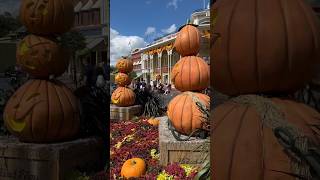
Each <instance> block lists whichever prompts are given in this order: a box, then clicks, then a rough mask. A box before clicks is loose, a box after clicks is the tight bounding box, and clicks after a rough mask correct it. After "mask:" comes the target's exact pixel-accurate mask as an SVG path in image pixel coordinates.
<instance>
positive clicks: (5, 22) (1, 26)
mask: <svg viewBox="0 0 320 180" xmlns="http://www.w3.org/2000/svg"><path fill="white" fill-rule="evenodd" d="M20 26H21V24H20V21H19V20H18V18H17V17H13V16H12V15H11V14H10V13H9V12H5V13H3V14H1V15H0V37H3V36H5V35H7V34H8V33H10V31H14V30H16V29H18V28H19V27H20Z"/></svg>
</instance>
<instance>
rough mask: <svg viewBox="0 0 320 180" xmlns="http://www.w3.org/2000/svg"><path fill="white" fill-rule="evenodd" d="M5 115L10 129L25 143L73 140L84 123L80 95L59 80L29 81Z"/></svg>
mask: <svg viewBox="0 0 320 180" xmlns="http://www.w3.org/2000/svg"><path fill="white" fill-rule="evenodd" d="M3 116H4V122H5V125H6V127H7V128H8V130H9V131H10V132H11V133H12V134H13V135H15V136H17V137H18V138H19V139H20V140H21V141H24V142H41V143H44V142H56V141H63V140H69V139H72V138H73V137H75V135H76V134H77V132H78V130H79V124H80V120H79V104H78V100H77V98H76V97H75V96H74V95H73V94H72V92H71V91H70V90H69V89H68V88H67V87H66V86H64V85H63V84H62V83H61V82H58V81H56V82H51V81H46V80H29V81H27V82H26V83H25V84H24V85H23V86H21V87H20V88H19V89H18V90H17V91H16V92H15V93H14V94H13V96H12V97H11V98H10V99H9V101H8V102H7V104H6V106H5V109H4V115H3Z"/></svg>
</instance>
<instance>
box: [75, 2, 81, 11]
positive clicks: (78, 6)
mask: <svg viewBox="0 0 320 180" xmlns="http://www.w3.org/2000/svg"><path fill="white" fill-rule="evenodd" d="M81 7H82V2H81V1H79V2H78V4H77V5H76V6H75V7H74V12H79V11H80V10H81Z"/></svg>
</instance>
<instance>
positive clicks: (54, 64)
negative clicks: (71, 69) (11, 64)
mask: <svg viewBox="0 0 320 180" xmlns="http://www.w3.org/2000/svg"><path fill="white" fill-rule="evenodd" d="M16 57H17V64H18V65H20V66H21V67H22V69H23V70H24V71H26V72H28V73H30V74H31V75H32V76H35V77H49V76H50V75H55V76H59V75H61V74H62V73H63V72H64V71H65V70H66V68H67V67H68V64H69V57H70V56H69V53H67V52H66V51H65V50H63V48H61V47H60V46H59V45H58V44H57V43H56V42H55V41H53V40H52V39H48V38H45V37H40V36H35V35H28V36H26V37H25V38H24V39H23V40H22V41H21V42H19V44H18V47H17V52H16Z"/></svg>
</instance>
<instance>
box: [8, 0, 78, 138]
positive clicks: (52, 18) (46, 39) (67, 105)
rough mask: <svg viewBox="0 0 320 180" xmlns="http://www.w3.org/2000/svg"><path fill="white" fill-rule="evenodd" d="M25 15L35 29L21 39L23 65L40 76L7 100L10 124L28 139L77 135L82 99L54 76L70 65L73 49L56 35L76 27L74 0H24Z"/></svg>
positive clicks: (27, 23)
mask: <svg viewBox="0 0 320 180" xmlns="http://www.w3.org/2000/svg"><path fill="white" fill-rule="evenodd" d="M20 18H21V22H22V23H23V24H24V25H25V26H26V27H27V29H28V31H29V32H31V33H32V34H31V35H28V36H26V37H25V38H24V39H23V40H22V41H21V42H20V43H19V44H18V46H17V52H16V58H17V64H18V65H19V66H21V68H22V69H23V70H24V71H26V72H27V73H29V74H30V76H31V77H33V78H34V79H31V80H29V81H27V82H26V83H25V84H24V85H23V86H21V87H20V88H19V89H18V90H17V91H16V92H15V93H14V94H13V96H12V97H11V98H10V99H9V101H8V102H7V104H6V107H5V110H4V121H5V125H6V127H7V128H8V130H9V131H10V132H11V133H12V134H13V135H15V136H17V137H18V138H19V139H20V141H23V142H38V143H47V142H58V141H63V140H69V139H72V138H74V137H75V136H76V134H77V132H78V130H79V125H80V124H79V123H80V120H79V119H80V117H79V106H78V100H77V98H76V97H75V96H74V95H73V93H72V92H71V91H70V90H69V89H68V88H67V87H66V86H65V85H64V84H62V83H61V82H59V81H57V80H55V79H54V78H52V77H56V76H59V75H61V74H62V73H63V72H64V71H65V70H66V68H67V67H68V62H69V58H70V56H69V53H67V52H66V51H65V50H64V49H63V48H62V47H61V46H60V45H59V44H58V43H57V40H56V38H55V37H56V35H60V34H62V33H65V32H67V31H68V30H69V29H70V28H71V27H72V26H73V19H74V13H73V4H72V1H71V0H65V1H56V0H46V1H44V0H36V1H34V0H23V1H22V4H21V9H20ZM49 77H50V78H49Z"/></svg>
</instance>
